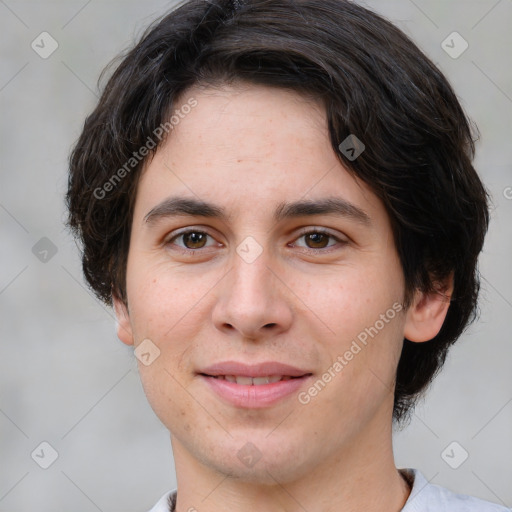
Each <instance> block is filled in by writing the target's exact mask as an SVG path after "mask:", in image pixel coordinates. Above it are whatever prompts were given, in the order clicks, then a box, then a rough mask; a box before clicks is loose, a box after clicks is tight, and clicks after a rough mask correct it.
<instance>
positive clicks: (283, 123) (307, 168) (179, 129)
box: [136, 84, 383, 218]
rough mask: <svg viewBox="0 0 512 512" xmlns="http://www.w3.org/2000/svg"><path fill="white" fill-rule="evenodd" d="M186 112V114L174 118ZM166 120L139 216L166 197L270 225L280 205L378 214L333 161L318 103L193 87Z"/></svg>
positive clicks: (142, 187)
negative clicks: (347, 206)
mask: <svg viewBox="0 0 512 512" xmlns="http://www.w3.org/2000/svg"><path fill="white" fill-rule="evenodd" d="M186 104H189V105H194V107H193V108H183V109H182V110H180V109H181V108H182V107H183V105H186ZM174 112H175V114H176V117H175V121H177V122H176V123H175V124H174V125H173V129H172V130H171V131H170V134H169V136H168V138H167V140H166V141H165V143H163V144H162V146H161V147H160V148H159V150H158V151H157V153H156V155H155V157H154V158H153V159H152V160H151V162H150V163H149V165H147V166H146V168H145V169H144V172H143V174H142V177H141V180H140V183H139V189H138V193H137V203H138V204H139V205H140V204H141V203H142V204H143V205H144V207H145V211H139V212H137V210H138V208H137V205H136V212H137V213H138V214H139V216H140V215H143V216H145V215H147V213H148V209H149V208H152V207H154V206H155V205H157V204H158V203H160V202H161V201H162V200H164V199H165V198H166V197H168V196H174V197H176V196H182V197H187V198H190V199H192V198H194V199H196V200H202V201H205V202H208V203H211V204H218V205H222V207H223V209H224V210H225V211H226V212H227V213H228V214H231V215H232V216H234V217H235V218H239V217H240V216H243V215H246V216H249V215H252V216H253V217H255V216H256V215H257V214H261V215H263V214H265V213H268V215H269V216H274V218H275V212H276V209H277V208H278V207H279V205H282V204H283V203H285V202H292V201H293V202H296V201H297V200H299V199H302V200H315V199H318V198H322V199H324V198H326V197H331V198H332V197H336V196H339V197H341V198H343V199H346V200H347V201H350V202H351V203H356V204H358V205H359V207H360V209H362V210H370V211H371V210H375V209H376V210H379V211H373V214H374V215H375V214H378V215H381V214H382V213H383V209H382V205H381V204H379V203H380V201H379V200H378V199H377V198H376V196H375V195H374V194H373V193H372V192H371V190H370V189H369V187H368V186H367V185H365V184H364V183H362V182H361V181H360V180H358V179H357V178H355V177H354V175H353V174H351V173H349V172H348V171H347V169H346V168H345V167H344V166H343V164H342V163H341V162H340V160H339V159H338V157H337V156H336V154H335V153H334V150H333V148H332V146H331V142H330V137H329V133H328V128H327V122H326V115H325V111H324V108H323V106H322V103H321V102H320V101H319V100H317V101H315V100H314V99H312V98H309V97H307V96H304V95H302V94H299V93H297V92H294V91H289V90H284V89H281V88H274V87H267V86H259V85H252V84H239V85H236V86H218V87H215V88H199V87H194V88H191V89H189V90H187V91H186V92H185V93H184V94H182V95H181V97H180V98H179V101H177V102H176V103H175V107H174ZM185 112H186V113H185ZM139 209H140V208H139Z"/></svg>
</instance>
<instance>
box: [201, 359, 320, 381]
mask: <svg viewBox="0 0 512 512" xmlns="http://www.w3.org/2000/svg"><path fill="white" fill-rule="evenodd" d="M198 373H201V374H205V375H211V376H218V375H236V376H239V377H253V378H254V377H266V376H269V375H281V376H283V377H284V376H287V375H289V376H290V377H302V376H303V375H309V374H311V372H308V371H307V370H301V369H300V368H296V367H295V366H290V365H288V364H284V363H279V362H277V361H268V362H263V363H258V364H244V363H240V362H238V361H223V362H219V363H215V364H212V365H211V366H208V367H206V368H203V369H202V370H200V371H198Z"/></svg>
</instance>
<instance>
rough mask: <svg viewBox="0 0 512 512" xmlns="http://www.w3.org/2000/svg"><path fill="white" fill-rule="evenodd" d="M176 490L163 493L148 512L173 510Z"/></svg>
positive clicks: (168, 511)
mask: <svg viewBox="0 0 512 512" xmlns="http://www.w3.org/2000/svg"><path fill="white" fill-rule="evenodd" d="M175 507H176V490H174V491H169V492H167V493H165V494H164V495H163V496H162V497H161V498H160V499H159V500H158V502H157V503H156V505H155V506H154V507H153V508H152V509H151V510H150V511H149V512H175Z"/></svg>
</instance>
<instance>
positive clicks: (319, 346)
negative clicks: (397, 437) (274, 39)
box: [114, 83, 451, 512]
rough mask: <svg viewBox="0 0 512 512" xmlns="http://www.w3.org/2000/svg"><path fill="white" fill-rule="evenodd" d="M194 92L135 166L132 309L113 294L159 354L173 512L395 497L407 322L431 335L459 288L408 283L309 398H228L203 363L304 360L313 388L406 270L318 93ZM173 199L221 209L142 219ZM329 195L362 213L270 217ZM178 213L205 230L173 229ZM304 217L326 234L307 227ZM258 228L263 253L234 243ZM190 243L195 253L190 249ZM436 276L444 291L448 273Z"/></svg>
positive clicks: (357, 505)
mask: <svg viewBox="0 0 512 512" xmlns="http://www.w3.org/2000/svg"><path fill="white" fill-rule="evenodd" d="M191 97H192V98H195V99H196V100H197V102H198V103H197V106H196V107H195V108H193V109H192V110H191V112H190V113H189V114H187V115H186V116H184V117H183V119H181V120H180V122H179V124H177V125H176V126H175V127H174V129H173V131H172V132H171V134H170V136H169V137H168V139H167V140H166V142H165V143H164V144H163V145H162V146H161V147H160V148H159V150H158V151H157V153H156V155H155V156H154V158H153V159H152V160H151V161H149V162H148V163H147V165H146V167H145V169H144V171H143V174H142V176H141V180H140V182H139V185H138V189H137V196H136V203H135V209H134V218H133V224H132V231H131V244H130V249H129V255H128V266H127V296H128V306H125V305H124V304H123V303H122V302H120V301H119V300H117V299H115V301H114V304H115V310H116V315H117V318H118V336H119V338H120V339H121V340H122V341H123V342H124V343H127V344H130V345H134V346H135V348H136V347H137V346H138V345H139V344H140V343H141V342H142V341H143V340H145V339H150V340H151V342H152V343H154V344H155V345H156V346H157V347H158V348H159V350H160V355H159V357H158V358H156V359H155V360H154V361H153V362H152V363H151V364H150V365H148V366H146V365H143V364H142V363H139V366H140V375H141V379H142V383H143V386H144V389H145V392H146V394H147V397H148V400H149V402H150V404H151V406H152V408H153V409H154V411H155V413H156V414H157V415H158V417H159V418H160V419H161V421H162V422H163V423H164V424H165V426H166V427H167V428H168V429H169V431H170V432H171V442H172V447H173V453H174V458H175V465H176V474H177V480H178V491H179V492H178V503H177V510H178V511H179V512H184V511H187V510H189V509H190V508H191V507H194V508H195V509H197V510H199V511H201V512H203V511H205V512H217V511H219V512H220V511H222V512H224V511H225V510H230V511H244V512H251V511H256V510H258V511H260V510H266V511H270V512H274V511H276V512H277V511H285V510H286V511H299V510H300V511H302V510H308V511H309V512H315V511H318V512H320V511H322V512H330V511H335V510H336V511H340V510H342V511H354V512H355V511H356V510H357V511H359V510H367V511H369V512H374V511H375V512H377V511H387V512H389V511H398V510H400V509H401V508H402V507H403V505H404V503H405V502H406V500H407V498H408V496H409V493H410V489H409V487H408V486H407V484H406V483H405V482H404V480H403V478H402V477H401V475H400V473H399V472H398V470H397V468H396V467H395V463H394V459H393V451H392V409H393V385H394V384H393V383H394V378H395V373H396V366H397V363H398V359H399V356H400V352H401V348H402V343H403V338H404V336H405V337H407V338H408V339H410V340H411V341H416V342H422V341H426V340H429V339H431V338H433V337H434V336H435V335H436V334H437V332H438V331H439V329H440V328H441V325H442V323H443V321H444V318H445V316H446V312H447V309H448V306H449V302H448V301H447V300H446V299H442V298H441V297H440V295H438V294H424V293H421V292H419V291H418V292H416V294H415V296H414V300H413V303H412V305H411V307H410V308H409V309H408V310H407V311H405V310H402V311H400V312H399V313H398V314H397V315H396V316H395V317H394V318H393V319H392V320H391V321H389V322H388V323H386V325H385V327H384V328H382V329H381V330H380V331H379V332H378V334H377V335H376V336H375V337H373V338H372V339H370V341H369V342H368V344H367V345H366V346H365V347H364V348H363V349H362V350H361V351H360V352H359V353H358V354H357V355H355V356H354V358H353V359H352V360H351V361H350V362H348V364H347V365H346V366H345V367H344V368H343V370H342V371H341V372H339V373H337V374H336V376H335V377H334V378H333V379H332V380H331V382H329V383H328V385H326V386H325V388H324V389H323V390H322V391H321V392H319V393H318V394H317V396H315V397H314V398H312V399H311V401H310V402H309V403H308V404H305V405H304V404H301V403H300V402H299V401H298V399H297V394H293V395H291V396H290V397H287V398H285V399H283V400H281V401H280V402H278V403H277V404H275V405H273V406H270V407H266V408H262V409H247V408H240V407H235V406H233V405H230V404H228V403H226V402H224V401H223V400H221V399H220V398H219V397H218V396H217V395H216V394H214V393H213V392H212V391H211V390H210V389H209V387H208V386H206V385H205V383H204V381H203V379H201V378H200V377H199V376H198V375H197V371H198V370H199V369H201V368H204V367H205V366H207V365H210V364H213V363H215V362H219V361H225V360H237V361H241V362H245V363H248V364H253V363H256V362H262V361H279V362H283V363H287V364H290V365H293V366H296V367H299V368H301V369H308V371H309V372H311V373H312V374H313V375H312V377H311V378H310V380H309V381H308V382H307V383H305V384H304V386H303V388H301V391H304V390H306V391H307V389H308V388H309V387H310V386H311V384H312V383H313V382H315V381H316V380H317V379H318V378H319V377H321V375H322V374H323V373H324V372H325V371H327V369H328V368H329V367H332V365H333V362H334V361H335V360H336V358H337V357H338V356H340V355H343V354H344V353H345V351H346V350H348V349H349V348H350V345H351V343H352V341H353V340H354V339H355V338H356V337H357V335H358V334H359V333H361V332H362V331H364V329H365V328H367V327H369V326H373V325H374V324H375V322H376V320H378V319H379V317H380V315H381V314H384V313H385V312H386V311H387V310H388V309H389V308H391V307H392V305H393V304H395V303H400V302H401V301H402V300H403V297H404V286H405V283H404V277H403V272H402V268H401V265H400V261H399V258H398V255H397V252H396V248H395V245H394V243H393V237H392V232H391V226H390V221H389V217H388V215H387V213H386V211H385V209H384V206H383V204H382V203H381V201H380V200H379V199H378V198H377V197H376V196H375V194H374V193H373V192H372V191H371V190H370V188H369V187H368V186H367V185H365V184H364V183H362V182H360V181H358V180H356V179H355V178H354V177H353V176H352V175H351V174H349V173H348V172H347V170H346V169H345V168H344V167H343V165H342V164H341V163H340V161H339V159H338V158H337V157H336V156H335V154H334V152H333V150H332V147H331V146H330V143H329V138H328V131H327V124H326V119H325V113H324V110H323V108H322V106H321V104H319V103H317V102H314V101H312V100H311V99H306V98H304V97H302V96H300V95H299V94H297V93H294V92H289V91H284V90H280V89H276V88H270V87H264V86H256V85H249V84H241V83H239V84H235V85H232V86H221V87H217V88H201V89H200V88H197V87H196V88H192V89H190V90H188V91H186V93H185V94H184V95H183V97H182V101H183V103H185V102H186V101H187V100H188V99H190V98H191ZM183 98H184V99H183ZM170 196H180V197H183V198H190V199H200V200H203V201H208V202H211V203H214V204H215V205H217V206H219V207H223V208H224V209H225V210H226V212H227V214H228V217H227V218H226V219H218V218H209V217H199V216H186V215H180V216H168V217H163V218H159V219H158V220H155V221H154V222H147V221H146V220H145V216H146V215H147V214H148V212H150V211H151V210H152V209H153V208H154V207H155V206H157V205H158V204H159V203H161V202H162V201H163V200H165V199H166V198H168V197H170ZM334 196H335V197H338V198H342V199H344V200H346V201H348V202H350V203H351V204H353V205H354V206H356V207H357V208H359V209H361V210H363V211H364V212H366V214H367V216H368V217H369V219H370V223H369V224H365V223H362V222H361V221H358V220H355V219H354V218H350V217H346V216H338V215H333V214H321V215H314V216H310V215H304V216H301V217H297V218H288V219H284V220H282V221H280V222H275V220H274V219H273V213H274V210H275V209H276V207H277V206H278V205H279V204H280V203H282V202H293V201H297V200H303V199H310V200H317V199H321V198H325V197H334ZM186 227H192V228H194V229H195V230H196V232H197V231H200V232H204V233H207V234H208V235H209V236H208V237H203V238H202V239H200V240H202V242H200V243H198V242H197V240H198V237H197V235H196V238H195V239H193V241H191V240H190V238H188V239H186V238H184V237H183V236H181V237H179V236H177V233H176V232H177V231H178V230H179V229H180V228H186ZM302 228H308V231H313V232H314V230H315V228H324V229H326V230H328V231H329V233H330V234H331V235H332V236H333V237H334V238H332V237H327V238H326V237H318V235H317V236H316V238H315V236H313V238H312V237H311V236H309V237H308V236H303V235H302V233H301V229H302ZM248 236H251V237H253V238H254V239H255V240H256V241H257V243H258V244H259V245H260V246H261V249H262V252H261V254H260V255H259V257H258V258H256V259H255V260H254V261H253V262H252V263H247V262H246V261H244V259H243V258H242V257H240V255H239V254H238V253H237V251H236V249H237V247H238V246H239V245H240V244H241V243H242V242H243V241H244V240H245V239H246V237H248ZM336 239H338V240H339V242H338V241H337V240H336ZM205 240H206V243H205V242H204V241H205ZM318 240H320V243H319V241H318ZM204 243H205V245H204V246H202V247H201V244H204ZM185 244H188V247H189V248H190V249H189V254H184V253H183V252H180V250H183V249H184V248H185V247H187V246H186V245H185ZM441 285H442V286H443V288H444V290H445V292H446V293H447V295H448V296H449V295H450V294H451V284H450V283H449V282H448V283H441ZM248 442H250V443H252V445H254V446H255V447H256V449H257V450H258V453H259V454H260V455H261V458H260V460H259V461H258V462H257V463H256V464H254V465H253V466H252V467H248V466H246V465H245V464H243V463H242V462H241V460H240V459H239V458H238V457H237V454H238V452H239V450H240V449H241V448H242V447H243V446H244V445H246V443H248Z"/></svg>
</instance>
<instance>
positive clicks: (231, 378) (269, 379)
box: [216, 375, 291, 386]
mask: <svg viewBox="0 0 512 512" xmlns="http://www.w3.org/2000/svg"><path fill="white" fill-rule="evenodd" d="M216 377H217V379H221V380H227V381H228V382H236V383H237V384H242V385H245V386H261V385H262V384H272V383H273V382H279V381H280V380H290V379H291V377H290V376H289V375H287V376H285V377H283V376H282V375H268V376H265V377H254V378H252V377H242V376H238V375H217V376H216Z"/></svg>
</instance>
